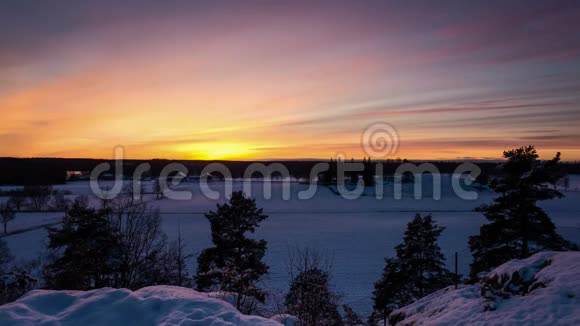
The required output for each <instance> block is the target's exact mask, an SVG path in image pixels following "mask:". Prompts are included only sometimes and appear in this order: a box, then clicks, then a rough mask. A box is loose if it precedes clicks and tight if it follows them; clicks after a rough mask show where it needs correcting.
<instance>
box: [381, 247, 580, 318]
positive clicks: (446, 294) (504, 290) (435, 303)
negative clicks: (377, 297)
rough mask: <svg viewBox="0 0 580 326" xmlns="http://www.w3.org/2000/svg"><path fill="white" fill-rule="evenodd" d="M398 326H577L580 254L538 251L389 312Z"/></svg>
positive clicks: (579, 310) (579, 297) (579, 293)
mask: <svg viewBox="0 0 580 326" xmlns="http://www.w3.org/2000/svg"><path fill="white" fill-rule="evenodd" d="M391 318H392V319H391V320H392V321H396V322H397V323H396V324H397V325H580V252H541V253H538V254H535V255H533V256H531V257H529V258H527V259H524V260H512V261H510V262H507V263H505V264H503V265H501V266H499V267H498V268H496V269H494V270H493V271H492V272H491V273H490V274H489V275H488V276H487V277H486V278H485V279H484V281H483V282H482V283H481V284H475V285H467V286H462V287H460V288H459V289H457V290H455V289H454V288H453V287H448V288H446V289H443V290H441V291H438V292H435V293H433V294H432V295H429V296H427V297H425V298H423V299H421V300H419V301H417V302H415V303H413V304H410V305H408V306H406V307H404V308H401V309H399V310H395V311H394V312H393V313H392V314H391Z"/></svg>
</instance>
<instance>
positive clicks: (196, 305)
mask: <svg viewBox="0 0 580 326" xmlns="http://www.w3.org/2000/svg"><path fill="white" fill-rule="evenodd" d="M38 324H40V325H75V326H77V325H111V326H112V325H123V326H128V325H139V326H143V325H216V326H217V325H248V326H249V325H280V323H278V322H276V321H274V320H271V319H265V318H262V317H257V316H247V315H243V314H241V313H240V312H238V311H237V310H236V309H235V308H234V307H233V306H232V305H230V304H229V303H227V302H224V301H222V300H219V299H215V298H210V297H209V296H208V295H207V294H205V293H200V292H197V291H194V290H192V289H188V288H182V287H174V286H151V287H146V288H142V289H140V290H138V291H134V292H133V291H130V290H127V289H112V288H103V289H97V290H92V291H49V290H35V291H31V292H29V293H28V294H26V295H24V296H23V297H22V298H20V299H18V300H17V301H15V302H13V303H10V304H7V305H4V306H0V325H15V326H16V325H38Z"/></svg>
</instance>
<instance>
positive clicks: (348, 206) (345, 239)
mask: <svg viewBox="0 0 580 326" xmlns="http://www.w3.org/2000/svg"><path fill="white" fill-rule="evenodd" d="M573 177H574V178H573V180H572V181H573V183H572V184H573V185H574V184H576V181H577V180H576V179H578V178H577V176H573ZM211 187H212V188H213V189H215V190H218V191H220V192H221V193H222V194H223V184H222V183H217V182H216V183H213V184H211ZM307 187H308V185H303V184H298V183H293V184H291V199H290V200H283V199H282V184H281V183H273V185H272V198H271V199H265V198H263V197H264V196H263V193H262V183H260V182H256V183H253V184H252V191H251V192H252V196H253V197H255V198H256V200H257V205H258V207H262V208H264V212H265V213H266V214H268V215H269V218H268V219H267V220H266V221H264V222H263V223H262V225H261V227H260V228H259V230H258V231H257V232H256V235H255V237H258V238H264V239H266V240H267V241H268V252H267V255H266V261H267V263H268V265H269V266H270V274H269V275H268V277H267V279H266V281H265V282H264V287H266V288H269V289H271V291H272V292H276V293H280V292H281V291H285V290H286V289H287V287H288V281H289V280H288V276H287V272H286V265H285V260H286V258H287V253H288V249H289V248H292V247H296V246H298V247H312V248H317V249H319V250H320V251H322V252H326V253H328V254H329V255H330V256H332V257H333V284H334V286H335V288H336V289H337V290H338V291H339V292H340V293H341V294H343V301H344V302H345V303H348V304H350V305H352V306H353V307H354V308H355V309H356V310H357V311H359V312H360V313H362V314H365V315H366V314H368V313H369V312H370V309H371V308H372V302H371V294H372V290H373V283H374V282H375V281H376V280H377V279H378V278H379V276H380V274H381V272H382V269H383V265H384V263H383V261H384V258H385V257H389V256H392V255H393V254H394V249H393V248H394V246H396V245H397V244H398V243H400V242H401V241H402V235H403V232H404V230H405V226H406V224H407V223H408V222H409V221H410V219H411V218H412V217H413V216H414V214H415V213H416V212H421V213H432V215H433V217H434V219H435V220H437V222H438V223H439V225H441V226H444V227H446V230H445V231H444V232H443V234H442V237H441V239H440V245H441V248H442V249H443V251H444V254H445V256H446V257H447V259H448V264H449V266H450V267H451V266H452V265H453V260H452V259H453V255H454V253H455V252H458V253H459V268H460V273H462V274H466V273H467V272H468V267H469V263H470V260H471V255H470V253H469V250H468V248H467V238H468V237H469V236H470V235H474V234H477V233H478V231H479V226H480V225H481V224H482V223H484V222H485V219H484V217H483V216H482V214H481V213H476V212H473V208H474V207H476V206H478V205H480V204H482V203H486V202H490V201H491V199H492V198H493V196H494V194H493V193H490V192H489V191H481V192H479V193H478V199H477V200H462V199H459V198H458V197H456V196H455V195H454V194H453V192H452V191H451V187H450V180H449V178H448V177H445V178H444V179H443V187H442V197H441V199H440V200H434V199H432V198H429V195H430V190H429V189H427V188H429V182H428V180H427V181H426V184H424V190H427V191H426V196H425V197H424V198H423V199H419V200H416V199H414V198H413V192H412V185H405V191H404V195H403V198H402V199H401V200H395V199H394V198H393V196H392V188H393V187H392V185H388V184H387V185H385V197H384V198H383V199H380V200H378V199H376V198H374V197H372V196H363V197H360V198H358V199H355V200H347V199H343V198H341V197H340V196H337V195H336V194H335V193H334V192H332V191H331V190H330V189H329V188H326V187H319V189H318V191H317V193H316V195H315V196H314V197H313V198H312V199H309V200H300V199H298V198H297V196H296V194H297V193H298V192H299V191H302V190H305V189H307ZM55 188H57V189H66V190H70V191H71V192H72V193H73V194H90V193H91V191H90V188H89V186H88V183H87V182H79V183H70V184H67V185H60V186H56V187H55ZM187 188H188V189H191V190H192V192H193V198H192V200H188V201H174V200H168V199H164V200H156V199H155V198H154V196H153V195H146V196H145V200H147V201H148V202H149V203H150V204H151V205H153V206H158V207H159V208H160V210H161V214H162V217H163V219H162V223H163V228H164V230H165V232H166V233H167V234H168V236H169V238H170V239H175V238H176V233H177V225H178V223H179V224H180V225H181V232H182V237H183V238H184V239H185V241H186V242H187V244H188V249H189V250H191V251H193V252H194V253H199V252H200V251H201V250H202V249H203V248H205V247H207V246H209V245H211V239H210V230H209V223H208V222H207V220H206V219H205V217H204V215H203V214H204V213H205V212H207V211H209V210H212V209H214V208H215V204H216V203H217V202H223V201H224V200H223V199H221V200H217V201H215V200H210V199H207V198H206V197H204V196H203V194H202V193H201V191H200V189H199V186H198V184H196V183H189V184H187ZM241 189H242V183H241V182H236V183H234V190H241ZM565 195H566V197H565V198H564V199H560V200H552V201H547V202H543V203H542V205H541V206H542V207H543V208H545V209H546V211H547V212H548V214H549V215H550V216H551V217H552V219H553V220H554V222H555V223H556V225H557V226H558V229H559V231H560V232H561V233H562V234H563V235H564V236H565V237H566V238H568V239H570V240H573V241H576V242H580V218H579V215H580V205H579V204H578V203H579V202H580V192H579V191H577V190H574V188H573V190H572V191H568V192H565ZM58 218H59V213H39V214H32V213H22V214H19V216H18V217H17V219H16V221H15V223H14V224H13V225H12V226H11V228H23V227H29V226H32V225H35V224H44V223H47V222H53V221H55V220H56V219H58ZM45 237H46V231H44V230H43V229H38V230H33V231H29V232H24V233H21V234H15V235H12V236H9V237H6V238H5V240H6V241H7V242H8V244H9V246H10V248H11V250H12V251H13V253H14V254H15V255H16V256H19V257H27V258H32V257H35V256H37V255H38V254H39V251H40V250H41V248H42V243H43V242H44V241H45ZM194 265H195V262H194V261H192V266H191V272H192V273H193V272H194V268H195V266H194Z"/></svg>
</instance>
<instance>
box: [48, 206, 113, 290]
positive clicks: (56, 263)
mask: <svg viewBox="0 0 580 326" xmlns="http://www.w3.org/2000/svg"><path fill="white" fill-rule="evenodd" d="M48 237H49V245H48V247H49V249H52V250H55V252H56V258H55V259H54V260H53V261H52V262H50V263H49V264H48V265H47V266H45V270H44V279H45V282H46V285H47V287H48V288H51V289H56V290H62V289H68V290H88V289H95V288H101V287H105V286H111V285H112V284H113V274H114V270H115V268H116V266H115V261H116V260H115V256H116V254H117V253H118V252H119V251H120V248H119V237H118V235H117V234H116V232H115V230H114V229H113V228H111V227H110V225H109V223H108V221H107V219H106V218H105V212H104V211H96V210H95V209H93V208H90V207H89V206H88V203H87V199H86V197H79V198H77V199H76V200H75V201H74V203H73V204H72V206H71V209H70V210H69V213H68V215H67V216H65V217H64V219H63V224H62V227H61V228H49V234H48Z"/></svg>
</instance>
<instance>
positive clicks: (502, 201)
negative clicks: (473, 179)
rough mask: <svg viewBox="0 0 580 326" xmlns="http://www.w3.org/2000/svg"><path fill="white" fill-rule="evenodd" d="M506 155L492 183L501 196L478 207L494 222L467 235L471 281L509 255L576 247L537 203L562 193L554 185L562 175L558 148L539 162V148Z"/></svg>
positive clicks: (510, 152)
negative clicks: (559, 231) (548, 157)
mask: <svg viewBox="0 0 580 326" xmlns="http://www.w3.org/2000/svg"><path fill="white" fill-rule="evenodd" d="M503 156H504V158H506V159H507V161H506V162H505V163H503V164H502V165H501V166H500V171H499V172H500V173H499V176H498V177H496V178H495V179H493V180H491V181H490V183H489V186H490V188H491V189H493V190H494V191H495V192H496V193H498V194H499V197H497V198H495V199H494V202H493V204H491V205H483V206H481V207H479V208H478V210H479V211H481V212H483V214H484V215H485V217H486V218H487V220H488V221H489V222H490V223H489V224H485V225H483V226H481V228H480V234H479V235H476V236H472V237H470V239H469V247H470V249H471V253H472V255H473V263H472V264H471V272H470V276H471V278H472V280H475V279H476V278H477V275H478V274H479V273H480V272H484V271H487V270H490V269H491V268H493V267H496V266H498V265H501V264H502V263H504V262H506V261H508V260H511V259H521V258H526V257H528V256H530V255H532V254H534V253H536V252H538V251H541V250H544V249H550V250H565V249H569V248H573V247H574V245H572V244H570V243H569V242H567V241H565V240H564V239H563V238H562V237H561V236H560V235H558V234H557V233H556V227H555V225H554V223H553V222H552V221H551V220H550V218H549V216H548V215H547V214H546V213H545V212H544V210H543V209H541V208H540V207H538V206H537V202H538V201H541V200H547V199H553V198H561V197H563V195H562V193H560V192H559V191H557V190H555V189H554V188H553V187H550V185H552V186H553V185H554V184H555V183H556V182H557V181H558V180H559V179H560V178H561V177H562V174H561V173H560V168H559V161H560V153H557V154H556V156H555V157H554V158H553V159H551V160H549V161H540V160H538V154H537V152H536V149H535V148H534V147H533V146H527V147H521V148H517V149H513V150H510V151H506V152H504V153H503Z"/></svg>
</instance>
